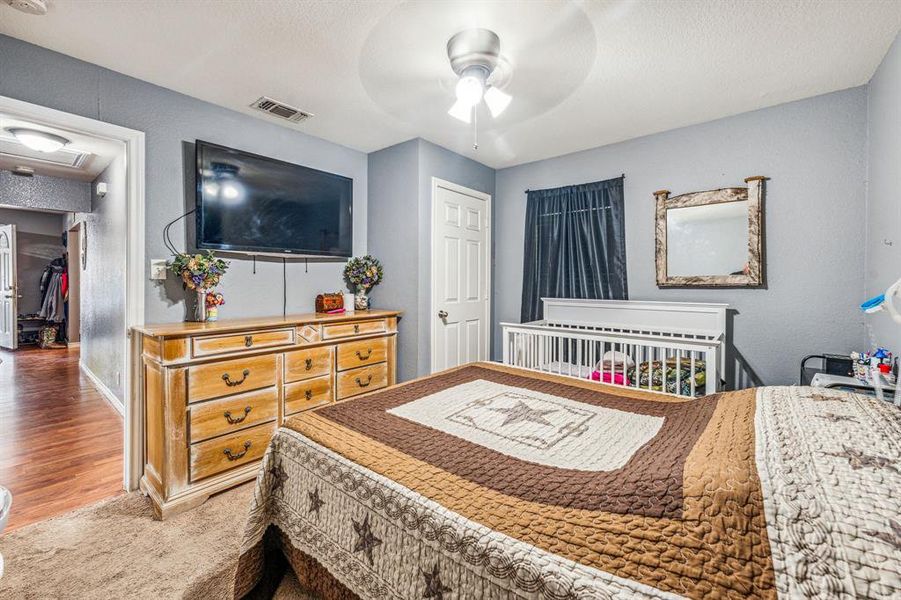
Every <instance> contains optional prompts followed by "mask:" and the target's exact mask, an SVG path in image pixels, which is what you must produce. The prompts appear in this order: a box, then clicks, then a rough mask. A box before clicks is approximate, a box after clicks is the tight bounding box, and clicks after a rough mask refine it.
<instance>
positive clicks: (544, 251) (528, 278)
mask: <svg viewBox="0 0 901 600" xmlns="http://www.w3.org/2000/svg"><path fill="white" fill-rule="evenodd" d="M524 256H525V258H524V260H523V279H522V313H521V318H522V322H523V323H525V322H528V321H535V320H537V319H541V318H542V316H543V314H542V312H543V311H542V306H541V299H542V298H603V299H617V300H625V299H626V298H628V295H629V292H628V287H627V285H626V226H625V207H624V206H623V178H622V177H618V178H616V179H608V180H607V181H597V182H595V183H586V184H582V185H570V186H567V187H562V188H555V189H550V190H530V191H529V192H528V200H527V206H526V238H525V255H524Z"/></svg>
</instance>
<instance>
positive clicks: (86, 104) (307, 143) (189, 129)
mask: <svg viewBox="0 0 901 600" xmlns="http://www.w3.org/2000/svg"><path fill="white" fill-rule="evenodd" d="M0 56H2V57H3V58H2V60H0V95H3V96H9V97H12V98H16V99H19V100H23V101H26V102H33V103H35V104H40V105H43V106H49V107H50V108H55V109H58V110H63V111H66V112H70V113H75V114H78V115H82V116H86V117H90V118H94V119H98V120H101V121H106V122H109V123H115V124H117V125H122V126H124V127H130V128H132V129H137V130H140V131H143V132H144V133H145V134H146V144H147V146H146V168H147V172H146V177H147V180H146V204H147V209H146V258H147V259H148V263H147V264H146V265H145V272H146V274H147V276H148V277H149V274H150V272H149V268H150V267H149V261H150V259H154V258H168V252H167V251H166V250H165V247H164V245H163V241H162V229H163V226H164V225H165V224H166V223H167V222H168V221H170V220H172V219H174V218H175V217H177V216H179V215H180V214H182V213H183V212H185V207H186V205H191V206H193V201H194V196H193V174H192V171H193V147H192V146H191V145H190V144H191V143H193V142H194V140H196V139H203V140H207V141H210V142H215V143H218V144H223V145H226V146H231V147H235V148H240V149H243V150H247V151H250V152H254V153H257V154H262V155H265V156H271V157H274V158H277V159H281V160H285V161H289V162H294V163H299V164H302V165H307V166H310V167H313V168H316V169H321V170H324V171H329V172H332V173H338V174H340V175H344V176H346V177H351V178H353V180H354V253H355V254H363V253H365V251H366V198H367V193H366V188H367V176H366V169H367V158H366V154H364V153H362V152H357V151H355V150H351V149H350V148H346V147H344V146H339V145H337V144H333V143H330V142H326V141H325V140H322V139H319V138H315V137H312V136H309V135H306V134H304V133H301V132H299V131H293V130H291V129H289V128H286V127H282V126H280V125H277V124H275V123H271V122H267V121H265V120H263V119H257V118H254V117H250V116H248V115H244V114H240V113H237V112H235V111H231V110H228V109H225V108H221V107H218V106H215V105H212V104H209V103H206V102H203V101H200V100H196V99H194V98H190V97H188V96H184V95H182V94H179V93H176V92H173V91H171V90H167V89H164V88H161V87H158V86H155V85H152V84H150V83H147V82H144V81H140V80H137V79H133V78H131V77H127V76H125V75H122V74H120V73H116V72H113V71H110V70H108V69H104V68H101V67H98V66H97V65H93V64H90V63H86V62H83V61H80V60H77V59H74V58H71V57H69V56H65V55H63V54H59V53H56V52H51V51H49V50H46V49H44V48H40V47H38V46H34V45H31V44H27V43H25V42H22V41H20V40H16V39H14V38H10V37H8V36H0ZM35 73H40V77H35V75H34V74H35ZM260 93H265V90H248V94H252V96H251V95H249V96H248V102H250V100H252V99H253V98H255V97H256V95H259V94H260ZM191 228H192V229H193V227H191ZM172 235H173V237H174V239H175V240H177V242H176V243H177V245H178V246H180V247H184V245H185V237H186V236H185V228H184V222H182V223H179V224H178V225H177V226H175V227H173V228H172ZM229 258H232V265H231V269H230V270H229V272H228V274H227V275H226V277H225V278H224V280H223V284H222V285H221V286H220V289H221V291H222V292H224V294H225V296H226V305H225V306H224V307H223V309H222V316H223V317H226V318H227V317H230V316H244V317H251V316H266V315H276V314H281V312H282V262H281V260H268V261H264V260H258V261H257V265H256V266H257V268H256V274H254V273H253V265H252V261H251V259H250V258H249V257H241V256H233V257H229ZM342 269H343V261H321V262H314V261H312V260H311V261H310V262H309V269H308V270H307V268H306V265H305V264H304V261H303V260H293V261H290V262H289V263H288V264H287V268H286V271H287V280H288V284H287V295H288V300H287V310H288V312H306V311H310V310H312V309H313V303H314V300H315V296H316V294H317V293H318V292H321V291H334V290H336V289H338V288H341V287H343V283H342V277H341V272H342ZM145 296H146V298H145V302H146V304H145V307H146V308H145V318H146V320H147V322H149V323H153V322H163V321H179V320H181V319H182V317H183V316H184V301H183V300H184V293H183V292H182V289H181V286H180V285H179V284H178V283H177V282H176V281H175V280H174V278H172V277H171V276H170V279H169V281H168V282H167V283H166V285H158V284H155V283H152V282H148V283H147V287H146V291H145Z"/></svg>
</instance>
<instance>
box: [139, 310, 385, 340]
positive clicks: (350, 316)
mask: <svg viewBox="0 0 901 600" xmlns="http://www.w3.org/2000/svg"><path fill="white" fill-rule="evenodd" d="M400 315H401V312H400V311H397V310H358V311H356V312H352V313H343V314H338V315H329V314H324V313H302V314H296V315H286V316H284V317H252V318H245V319H222V320H221V321H214V322H208V323H193V322H187V323H160V324H156V325H141V326H139V327H133V328H132V330H133V331H135V332H137V333H139V334H142V335H147V336H150V337H178V336H184V335H195V334H207V333H233V332H236V331H245V330H247V329H269V328H273V327H294V326H295V325H303V324H308V323H342V322H347V321H363V320H366V319H385V318H389V317H397V316H400Z"/></svg>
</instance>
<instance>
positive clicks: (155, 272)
mask: <svg viewBox="0 0 901 600" xmlns="http://www.w3.org/2000/svg"><path fill="white" fill-rule="evenodd" d="M166 269H167V264H166V260H165V259H153V260H151V261H150V279H152V280H155V281H164V280H165V279H166Z"/></svg>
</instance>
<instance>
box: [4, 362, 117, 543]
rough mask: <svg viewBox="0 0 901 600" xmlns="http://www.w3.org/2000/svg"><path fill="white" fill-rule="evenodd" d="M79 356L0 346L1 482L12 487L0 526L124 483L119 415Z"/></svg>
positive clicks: (84, 501) (81, 502) (108, 492)
mask: <svg viewBox="0 0 901 600" xmlns="http://www.w3.org/2000/svg"><path fill="white" fill-rule="evenodd" d="M78 356H79V352H78V349H77V348H72V349H59V350H49V349H48V350H41V349H37V348H34V349H31V348H29V349H21V350H17V351H16V352H7V351H5V350H0V361H2V362H0V485H3V486H5V487H7V488H9V489H10V490H11V491H12V494H13V506H12V512H11V514H10V520H9V523H8V524H7V527H6V531H10V530H12V529H15V528H17V527H22V526H23V525H27V524H29V523H34V522H36V521H42V520H44V519H48V518H50V517H53V516H56V515H59V514H62V513H64V512H68V511H70V510H72V509H75V508H79V507H82V506H86V505H89V504H93V503H94V502H97V501H98V500H102V499H104V498H109V497H111V496H115V495H116V494H119V493H122V491H123V490H122V487H123V485H122V463H123V459H122V452H123V448H122V446H123V419H122V417H121V416H120V415H119V413H118V412H116V410H115V409H114V408H113V407H112V406H111V405H110V404H109V402H107V401H106V400H105V399H104V397H103V396H102V395H101V394H100V392H98V391H97V389H96V388H94V386H93V385H92V384H91V382H90V380H89V379H88V378H87V377H85V376H84V375H82V374H81V372H80V370H79V368H78Z"/></svg>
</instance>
